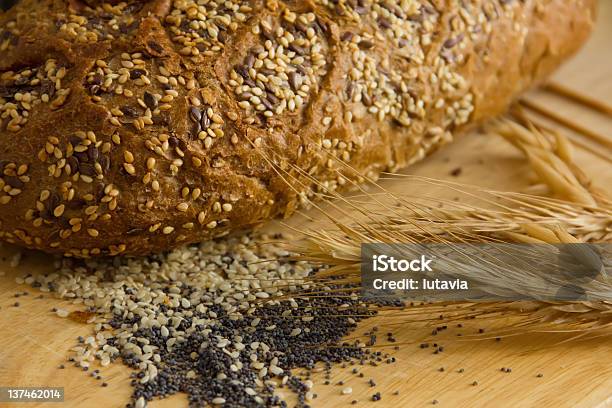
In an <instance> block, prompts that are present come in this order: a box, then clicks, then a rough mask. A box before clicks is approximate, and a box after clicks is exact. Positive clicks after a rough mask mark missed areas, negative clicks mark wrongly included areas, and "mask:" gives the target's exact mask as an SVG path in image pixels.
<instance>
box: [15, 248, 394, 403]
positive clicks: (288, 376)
mask: <svg viewBox="0 0 612 408" xmlns="http://www.w3.org/2000/svg"><path fill="white" fill-rule="evenodd" d="M270 238H271V237H268V236H257V237H251V236H242V237H234V238H224V239H220V240H216V241H210V242H205V243H202V244H200V245H199V246H189V247H183V248H179V249H177V250H174V251H171V252H169V253H167V254H163V255H156V256H152V257H146V258H114V259H107V260H74V259H69V258H64V259H62V260H59V261H58V263H57V265H56V266H57V267H56V271H55V272H53V273H51V274H46V275H37V276H33V275H26V276H24V277H22V278H19V279H18V281H20V282H21V281H23V282H25V283H29V284H30V285H32V286H34V287H38V288H39V289H40V290H42V291H51V292H55V293H56V294H57V295H58V296H60V297H62V298H66V299H72V300H73V301H74V302H75V303H77V304H82V305H83V306H85V307H86V310H85V313H83V312H73V313H71V314H70V315H69V314H68V312H67V311H65V310H61V309H60V310H58V309H55V310H54V311H55V313H56V314H57V315H58V316H60V317H74V316H73V315H74V314H78V315H77V317H80V318H81V319H85V320H87V321H88V322H89V323H93V324H95V329H94V334H93V335H91V336H88V337H79V341H78V344H77V345H76V346H75V347H73V348H72V352H73V354H72V356H71V357H70V361H72V362H73V363H74V364H75V365H76V366H79V367H82V368H83V369H84V370H88V369H89V367H90V366H93V364H94V361H95V360H99V363H100V364H101V365H102V366H107V365H109V364H110V363H111V362H113V361H114V360H116V359H118V358H121V360H122V361H123V362H124V363H125V364H127V365H128V366H130V367H132V368H134V369H136V372H135V373H134V374H133V375H132V382H131V383H132V386H133V388H134V392H133V401H132V403H131V404H130V406H133V407H136V408H142V407H144V406H146V404H147V401H149V400H151V399H154V398H156V397H164V396H168V395H171V394H175V393H177V392H184V393H187V394H188V396H189V401H190V404H191V405H192V406H203V405H205V404H207V403H208V404H216V405H223V404H225V405H226V406H243V407H251V406H253V407H254V406H262V405H264V406H278V407H285V406H287V403H286V402H285V401H283V400H282V399H281V398H280V397H278V396H277V395H275V389H277V388H278V387H287V388H289V389H290V390H292V391H293V392H294V393H296V394H297V397H298V406H308V405H307V403H308V402H309V401H311V400H313V399H314V398H316V394H315V393H314V392H313V391H312V390H311V388H312V386H313V383H312V381H311V380H310V373H311V372H312V369H313V368H315V364H317V363H322V366H320V367H319V368H318V369H321V367H322V368H323V369H324V370H327V371H329V370H331V367H332V363H336V362H352V363H353V364H354V363H355V362H357V361H358V362H360V363H361V364H364V362H365V361H368V362H371V363H374V364H375V361H381V360H383V359H384V358H385V357H388V356H385V355H382V353H381V352H371V351H370V350H367V349H366V344H364V343H360V342H359V341H357V340H355V341H353V342H352V343H350V344H349V343H341V339H342V337H344V336H345V335H346V334H348V333H349V332H351V331H352V330H354V329H355V327H356V325H357V322H358V321H359V320H360V319H363V318H364V317H368V316H371V315H373V314H375V312H374V311H373V309H372V305H368V304H366V303H364V302H363V301H362V300H361V299H360V298H359V296H358V295H357V293H356V292H353V291H350V290H348V291H347V290H346V289H347V288H346V287H340V286H338V285H324V284H313V283H312V281H310V283H308V282H306V281H305V278H306V277H308V276H310V275H312V274H314V273H315V272H316V271H317V270H318V267H317V266H313V265H310V264H306V263H304V262H296V261H294V260H292V259H291V258H290V256H289V255H290V254H289V253H288V252H286V251H285V250H283V249H282V248H281V247H280V246H279V245H277V244H274V243H271V242H269V243H267V244H266V243H264V242H266V241H269V240H270ZM273 238H279V237H273ZM23 282H21V283H23ZM338 289H342V290H338ZM349 289H350V288H349ZM373 341H374V342H375V340H373ZM371 342H372V340H370V343H371ZM370 343H368V345H372V344H370ZM394 360H395V359H393V361H394ZM298 367H299V368H303V369H305V370H302V372H301V373H300V374H299V375H297V374H292V373H291V372H290V371H289V370H290V369H293V368H298ZM94 374H95V376H96V378H99V379H101V376H100V375H99V371H97V370H96V372H95V373H94ZM94 374H92V375H94ZM326 378H329V376H326ZM104 384H105V383H104Z"/></svg>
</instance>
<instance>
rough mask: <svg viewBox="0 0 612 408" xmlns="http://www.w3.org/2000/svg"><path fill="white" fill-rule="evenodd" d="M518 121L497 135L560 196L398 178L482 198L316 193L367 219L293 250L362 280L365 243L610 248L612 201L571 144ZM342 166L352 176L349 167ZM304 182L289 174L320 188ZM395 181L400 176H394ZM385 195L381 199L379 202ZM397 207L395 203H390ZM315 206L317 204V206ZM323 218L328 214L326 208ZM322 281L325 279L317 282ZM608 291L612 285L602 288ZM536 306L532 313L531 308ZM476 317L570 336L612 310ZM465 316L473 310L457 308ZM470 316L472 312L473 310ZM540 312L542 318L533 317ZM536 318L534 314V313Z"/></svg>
mask: <svg viewBox="0 0 612 408" xmlns="http://www.w3.org/2000/svg"><path fill="white" fill-rule="evenodd" d="M516 118H517V120H515V121H510V120H508V119H503V120H500V121H498V122H497V128H496V130H497V133H499V134H501V135H502V136H503V137H504V138H505V139H506V140H508V141H509V142H511V143H512V144H513V145H514V146H516V147H517V148H519V149H520V150H521V151H522V152H523V153H524V154H525V156H526V157H527V158H528V160H529V161H530V163H531V164H532V167H533V168H534V170H535V172H536V173H537V174H538V176H539V177H540V178H541V179H542V181H543V182H544V183H545V184H546V186H548V188H549V189H550V190H551V191H553V192H554V193H555V194H556V195H557V196H558V198H556V199H553V198H546V197H539V196H534V195H529V194H520V193H509V192H496V191H489V190H483V189H478V188H476V187H469V186H465V185H461V184H459V183H450V182H444V181H439V180H431V179H425V178H419V177H415V176H399V177H406V178H408V179H410V181H411V182H415V181H418V182H425V183H430V184H436V185H438V186H443V187H445V188H451V189H453V191H456V192H460V193H463V194H465V195H467V196H469V197H471V198H475V197H476V198H477V199H478V200H479V201H478V205H472V204H459V203H455V202H448V201H445V202H443V204H444V207H443V208H439V207H438V205H437V204H438V200H434V199H428V198H427V197H421V198H418V199H417V198H414V197H403V196H401V195H397V194H392V193H390V192H389V191H387V190H385V189H384V188H383V187H381V186H380V185H378V184H374V185H375V186H376V188H378V190H379V191H380V192H379V193H370V192H367V191H366V190H365V189H363V188H362V187H360V186H359V185H357V184H356V183H355V188H357V189H358V190H360V191H361V193H362V194H361V195H358V196H353V197H350V198H347V197H343V196H341V195H340V194H338V193H336V192H334V191H325V190H324V189H323V191H325V192H324V193H319V194H315V196H317V197H322V198H327V199H331V200H332V201H331V203H332V206H333V207H335V208H341V207H340V206H339V205H337V204H336V202H337V201H338V202H342V203H344V204H348V205H349V206H350V207H352V208H353V210H357V211H355V212H356V213H357V214H359V215H360V216H361V219H357V220H354V221H352V222H349V223H345V222H343V221H341V220H340V219H336V218H331V217H330V219H331V220H332V222H333V224H334V228H333V229H330V230H325V231H323V230H307V231H305V236H306V237H305V239H303V240H301V241H300V242H299V243H298V244H296V245H293V248H292V249H293V250H297V251H298V252H300V253H301V254H302V257H301V258H302V259H308V260H310V261H318V262H322V263H325V264H328V265H331V266H332V267H331V268H330V269H329V270H327V271H326V272H325V275H324V277H325V276H326V277H337V276H339V275H343V276H347V275H352V277H350V278H345V279H350V281H351V282H356V281H358V278H357V277H356V272H357V271H358V270H359V266H360V261H361V259H360V245H361V243H362V242H372V241H374V242H447V243H452V242H503V241H505V242H508V241H509V242H530V243H536V242H537V243H542V242H549V243H550V242H562V243H563V242H570V243H574V242H588V241H597V242H610V241H612V205H611V204H610V200H609V199H608V198H607V197H606V196H605V195H604V194H603V193H602V192H600V191H598V190H597V189H595V188H594V187H593V186H592V184H591V183H590V180H589V179H588V178H587V177H586V175H584V174H583V173H582V172H581V171H580V169H579V168H578V167H577V166H576V165H575V164H574V162H573V152H572V145H571V143H570V142H569V141H568V140H567V139H566V138H564V137H563V136H562V135H560V134H558V133H554V132H551V131H548V130H543V129H541V128H539V127H537V126H535V125H533V123H531V122H529V121H528V120H527V119H526V118H525V117H524V115H522V114H520V112H519V114H518V115H517V116H516ZM341 167H343V169H344V170H345V171H346V169H349V170H352V171H354V169H352V168H350V166H349V165H348V164H346V163H341ZM293 170H295V171H296V172H297V173H300V174H301V175H302V176H306V177H305V178H306V180H307V181H306V182H304V181H302V180H300V178H299V177H294V176H291V175H290V173H289V172H287V176H288V178H291V179H292V180H291V181H292V183H295V182H297V185H298V186H297V187H295V188H296V189H304V188H309V183H310V184H313V185H317V184H318V183H319V185H320V182H318V181H317V180H315V179H314V178H312V177H311V178H309V177H308V176H307V175H305V174H303V172H300V170H299V169H297V168H294V169H293ZM396 176H397V175H396ZM380 196H382V197H380ZM389 203H394V204H389ZM315 206H316V205H315ZM322 212H323V213H324V214H327V213H326V212H325V211H324V210H322ZM508 275H510V276H511V277H510V278H507V275H502V276H501V277H500V280H499V281H498V282H497V284H498V285H500V286H501V287H504V286H509V285H513V284H514V283H515V282H516V279H524V278H525V275H524V273H523V271H516V270H515V271H510V273H509V274H508ZM319 278H320V277H319ZM604 290H608V291H609V286H607V287H604ZM527 305H530V307H526V306H527ZM435 307H436V306H435V305H434V306H423V310H422V312H423V313H430V312H431V311H432V309H431V308H435ZM475 308H476V309H475V310H476V312H474V313H475V314H476V315H478V316H483V317H486V316H492V315H494V314H495V313H496V312H498V311H506V312H508V313H514V312H515V311H521V312H520V313H518V314H519V315H527V316H528V318H527V319H526V320H524V321H522V322H521V323H520V324H518V325H514V326H512V328H513V330H518V331H519V332H526V331H529V330H538V331H551V329H557V328H560V327H561V326H564V325H568V326H571V327H572V330H584V331H587V330H591V329H593V328H596V329H597V330H600V329H602V330H603V329H607V328H609V327H610V321H609V319H610V313H612V305H611V304H610V303H608V302H590V303H586V302H581V303H566V304H561V305H560V304H551V303H544V302H496V303H491V304H479V305H478V306H477V307H475ZM459 309H460V310H467V309H465V308H462V307H461V305H459ZM470 310H471V309H470ZM535 310H537V311H538V313H535ZM532 312H533V313H532Z"/></svg>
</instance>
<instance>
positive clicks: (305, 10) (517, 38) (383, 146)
mask: <svg viewBox="0 0 612 408" xmlns="http://www.w3.org/2000/svg"><path fill="white" fill-rule="evenodd" d="M595 3H596V1H595V0H523V1H518V0H514V1H513V0H474V1H469V2H468V1H451V0H431V1H428V0H300V1H298V0H293V1H279V0H268V1H240V0H229V1H228V0H154V1H130V2H127V3H124V2H121V3H118V2H112V3H103V2H100V1H95V0H89V1H87V3H82V2H79V1H77V0H70V1H68V2H67V1H64V0H44V1H34V0H22V1H21V2H20V3H19V4H18V5H17V6H15V7H13V8H12V9H11V10H9V11H8V12H7V13H5V14H4V15H0V51H1V52H2V55H3V57H2V58H0V238H1V239H3V240H6V241H9V242H14V243H18V244H20V245H24V246H28V247H32V248H38V249H43V250H46V251H52V252H60V253H65V254H68V255H72V256H85V257H86V256H92V255H107V254H110V255H114V254H118V253H125V254H142V253H149V252H152V251H159V250H166V249H169V248H171V247H173V246H176V245H179V244H184V243H188V242H195V241H199V240H203V239H206V238H209V237H211V236H214V235H218V234H222V233H225V232H226V231H228V230H229V229H236V228H241V227H245V226H248V225H252V224H256V223H258V222H261V221H263V220H266V219H269V218H271V217H273V216H276V215H287V214H289V213H291V212H292V211H293V210H294V209H295V208H296V207H297V205H298V204H299V202H300V198H302V199H303V198H304V197H306V196H309V195H312V194H313V192H316V191H321V190H324V189H336V188H338V187H342V186H343V185H344V184H345V183H346V181H347V180H346V178H348V177H349V176H348V175H345V176H344V177H343V176H341V175H340V174H341V173H339V172H338V169H337V168H336V167H338V165H337V163H335V162H334V160H331V159H330V154H331V155H333V156H334V157H338V158H340V159H342V160H344V161H346V162H348V163H350V165H351V166H352V167H353V168H355V169H356V170H358V171H360V172H361V173H362V174H367V175H369V176H376V175H377V174H378V173H379V172H380V171H382V170H385V169H396V168H399V167H402V166H405V165H407V164H410V163H412V162H414V161H417V160H420V159H421V158H423V157H424V156H425V155H426V154H427V153H428V152H430V151H431V150H432V149H434V148H436V147H437V146H439V145H440V144H442V143H444V142H446V141H448V140H450V139H451V134H454V133H457V132H460V131H463V130H464V129H465V128H466V127H467V126H470V125H473V124H476V123H479V122H481V121H482V120H484V119H486V118H489V117H491V116H493V115H496V114H499V113H501V112H502V111H503V110H504V109H506V107H507V106H508V104H509V103H510V102H511V101H512V99H513V98H515V97H516V96H517V95H518V94H519V93H520V92H522V91H523V90H525V89H526V88H527V87H529V86H532V85H533V84H534V83H535V82H537V81H539V80H541V79H542V78H544V77H545V76H546V75H548V74H549V73H550V72H551V71H552V70H553V69H554V68H555V67H556V66H558V65H559V63H560V62H561V61H562V60H564V59H565V58H567V56H568V55H570V54H572V53H573V52H574V51H575V50H576V49H577V48H578V47H579V46H580V45H581V44H582V43H583V42H584V40H585V39H586V37H587V36H588V33H589V32H590V29H591V26H592V24H593V19H594V9H595ZM269 159H273V160H274V161H276V162H277V164H278V165H279V166H280V167H282V168H284V169H287V170H289V171H290V174H291V176H289V178H292V177H295V179H294V180H293V181H292V185H293V187H295V188H290V187H288V186H287V184H286V182H285V181H283V177H281V175H280V174H282V172H280V173H279V172H277V171H275V170H274V169H273V168H272V167H271V166H270V164H269V162H268V161H267V160H269ZM289 164H292V165H295V168H293V167H292V166H289ZM297 169H299V170H297ZM300 171H301V172H304V173H309V174H311V175H314V176H315V177H316V178H317V180H319V182H320V183H319V184H313V183H310V182H307V180H306V177H304V176H301V175H300V174H299V172H300ZM302 184H303V185H302ZM296 190H297V191H296ZM298 192H299V194H298Z"/></svg>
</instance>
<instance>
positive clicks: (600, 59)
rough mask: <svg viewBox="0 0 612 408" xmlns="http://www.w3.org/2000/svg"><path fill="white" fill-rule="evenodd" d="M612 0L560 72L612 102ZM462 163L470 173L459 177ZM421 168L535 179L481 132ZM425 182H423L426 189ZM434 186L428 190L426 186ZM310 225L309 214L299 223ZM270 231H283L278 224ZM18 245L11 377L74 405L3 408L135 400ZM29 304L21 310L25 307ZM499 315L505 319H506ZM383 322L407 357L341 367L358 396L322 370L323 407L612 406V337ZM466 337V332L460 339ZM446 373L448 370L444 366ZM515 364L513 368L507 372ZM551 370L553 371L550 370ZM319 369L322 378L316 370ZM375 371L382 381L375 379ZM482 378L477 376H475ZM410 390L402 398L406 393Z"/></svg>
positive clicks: (569, 106) (490, 180)
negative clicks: (34, 281) (482, 333)
mask: <svg viewBox="0 0 612 408" xmlns="http://www.w3.org/2000/svg"><path fill="white" fill-rule="evenodd" d="M611 21H612V2H611V1H608V0H602V1H601V10H600V17H599V25H598V26H597V29H596V32H595V35H594V36H593V38H592V39H591V41H590V42H589V43H588V44H587V46H586V47H585V48H584V49H583V50H582V51H581V52H580V54H579V55H578V56H577V57H576V58H575V59H574V60H572V61H571V62H570V63H568V64H567V65H566V66H564V67H563V69H561V70H560V72H559V73H558V74H557V75H556V77H555V79H556V80H558V81H559V82H561V83H563V84H565V85H566V86H569V87H572V88H575V89H577V90H580V91H582V92H583V93H586V94H588V95H590V96H592V97H594V98H597V99H599V100H602V101H605V102H607V103H608V104H612V53H610V39H611V38H612V25H610V22H611ZM529 98H530V99H531V100H534V101H538V102H539V103H541V104H544V105H545V106H547V107H548V108H550V109H552V110H554V111H556V112H558V113H561V114H562V115H564V116H565V117H568V118H571V119H572V120H573V121H574V122H578V123H582V124H588V127H589V128H590V129H593V130H596V131H598V132H600V133H602V134H605V135H606V136H608V137H610V138H612V119H609V118H605V117H603V116H602V115H599V114H595V113H593V112H591V111H588V110H585V109H584V108H582V107H579V106H577V105H575V104H573V103H571V102H568V101H566V100H564V99H562V98H560V97H558V96H554V95H551V94H546V93H543V92H533V93H532V94H530V95H529ZM576 161H577V163H579V164H580V165H581V166H582V167H583V168H584V170H585V172H586V173H587V174H588V175H591V176H593V178H594V179H595V182H596V184H597V185H599V187H601V188H603V189H605V190H607V191H609V192H610V193H611V194H612V166H611V165H610V162H606V161H604V160H602V159H600V158H597V157H595V156H594V155H592V154H590V153H587V152H586V151H584V150H578V151H577V159H576ZM457 168H461V170H462V171H461V174H460V175H459V176H458V177H452V176H451V175H450V174H451V172H452V171H453V170H454V169H457ZM409 172H410V173H412V174H418V175H423V176H429V177H435V178H441V179H453V180H456V181H460V182H464V183H471V184H476V185H480V186H484V187H491V188H495V189H499V190H512V191H521V190H524V189H525V188H526V187H527V186H529V185H530V184H532V183H533V182H534V176H533V174H532V173H531V171H530V169H529V167H528V166H527V165H526V163H525V161H524V160H523V159H522V158H521V156H520V155H519V154H517V153H516V152H515V151H513V149H511V148H508V145H507V144H506V142H504V141H503V140H502V139H501V138H499V137H497V136H495V135H487V134H473V135H469V136H465V137H463V138H461V139H460V140H459V141H457V142H456V143H454V144H452V145H450V146H448V147H446V148H444V149H442V150H440V151H439V152H437V153H436V154H435V155H434V156H432V157H431V158H429V159H427V160H426V161H425V162H424V163H421V164H418V165H416V166H413V167H412V168H410V169H409ZM386 186H387V187H388V188H390V189H395V188H397V189H401V190H402V191H405V192H410V189H411V188H412V189H414V187H413V186H412V187H411V186H410V185H407V183H402V182H401V181H394V182H391V183H387V184H386ZM421 188H422V186H421ZM414 193H415V194H424V193H427V191H424V190H422V189H421V190H419V191H414ZM290 223H293V224H294V225H300V224H301V225H303V224H305V220H304V219H303V218H299V217H298V218H295V219H292V220H290ZM268 228H271V229H282V228H284V227H283V226H280V224H278V223H274V224H272V225H271V226H269V227H268ZM16 252H18V251H17V250H16V249H15V248H7V247H5V248H2V249H0V275H2V276H0V327H1V328H2V329H1V330H2V331H1V332H0V333H1V334H0V386H22V387H24V386H58V387H64V388H65V392H66V400H65V402H64V403H63V404H52V403H48V404H17V403H12V404H4V405H2V403H0V406H7V407H13V406H15V407H17V406H28V407H33V406H49V407H58V406H62V407H98V406H99V407H120V406H125V403H126V402H128V400H129V396H130V393H131V389H130V386H129V378H128V377H129V374H130V371H129V370H128V369H127V368H126V367H124V366H122V365H120V364H114V365H112V366H110V367H107V368H104V369H102V375H103V376H104V378H105V381H106V382H108V384H109V386H108V387H106V388H103V387H101V386H100V382H99V381H96V380H94V379H92V378H91V377H90V376H88V375H87V374H86V373H83V372H81V371H79V370H77V369H76V368H73V367H71V366H69V367H68V368H67V369H65V370H59V369H58V368H57V367H58V366H59V365H60V364H61V363H64V362H65V358H66V355H67V350H68V349H69V348H70V347H71V346H73V345H74V343H75V339H76V337H77V336H79V335H86V334H88V333H89V332H90V328H89V327H88V326H87V325H84V324H79V323H75V322H72V321H70V320H68V319H61V318H59V317H56V316H55V315H54V314H52V313H51V312H50V310H51V308H53V307H63V308H66V309H69V310H77V309H78V308H75V307H74V306H72V305H70V304H68V303H67V302H63V301H59V300H57V299H53V298H51V297H50V296H49V295H45V297H44V298H43V299H37V298H36V296H37V295H38V293H36V291H35V290H32V289H30V288H28V287H26V286H23V285H17V284H16V283H15V277H16V276H20V275H22V274H24V273H27V272H40V271H45V270H49V267H50V265H49V264H50V263H51V258H49V257H46V256H45V255H44V254H40V253H33V252H27V253H25V254H24V260H23V261H22V263H21V264H20V265H19V266H18V267H17V268H11V267H10V266H9V261H10V258H11V257H12V255H13V254H15V253H16ZM24 290H27V291H28V292H30V294H29V295H28V296H23V297H20V298H18V299H16V298H15V297H14V294H15V293H17V292H21V291H24ZM16 301H18V302H19V303H20V306H19V307H14V306H13V304H14V303H15V302H16ZM497 323H498V324H502V325H503V323H504V320H499V321H498V322H497ZM373 325H377V326H379V329H380V331H381V332H383V333H384V332H387V331H393V332H394V333H395V337H396V338H397V340H398V343H397V344H400V345H401V347H400V349H399V350H394V349H393V348H392V347H387V348H382V349H381V350H384V351H388V352H389V353H391V354H393V355H394V356H395V357H396V359H397V362H396V363H395V364H392V365H388V366H387V365H383V366H379V367H363V368H362V367H360V371H362V372H364V374H365V377H363V378H359V377H358V376H356V375H354V374H352V373H351V369H352V367H351V366H349V367H347V368H344V369H343V368H340V367H337V368H334V370H333V376H332V384H335V383H337V382H338V381H344V383H345V385H344V386H350V387H352V389H353V394H352V395H342V394H341V390H342V388H344V387H341V386H336V385H327V386H326V385H323V381H322V379H321V378H315V380H316V381H315V384H316V385H315V392H316V393H317V394H318V398H317V399H316V400H314V402H313V403H312V405H313V406H314V407H335V406H348V405H349V404H350V401H352V400H353V399H356V400H358V401H359V404H358V405H356V406H370V405H372V404H374V405H373V406H376V407H395V406H398V407H421V406H422V407H425V406H430V405H432V404H433V401H434V400H436V401H437V405H438V406H442V407H484V406H487V407H488V406H495V407H554V408H558V407H597V408H604V407H612V343H611V342H610V341H609V339H603V338H598V339H587V340H583V341H573V342H567V343H563V340H565V339H566V338H567V336H563V335H552V334H546V335H544V334H537V335H536V334H530V335H523V336H519V337H513V338H505V339H503V340H502V341H501V342H496V341H494V340H481V341H460V339H459V338H458V337H456V336H455V334H456V333H459V332H461V333H463V334H464V335H467V334H473V333H475V332H477V330H478V329H479V328H482V327H483V326H482V323H480V322H478V321H471V322H469V323H466V324H464V327H463V328H462V329H458V328H452V329H451V330H450V331H449V334H448V335H447V338H450V340H444V341H442V343H443V344H444V346H445V350H444V352H443V353H440V354H433V353H432V349H420V348H419V347H418V345H419V343H421V342H422V341H423V340H424V339H427V338H428V337H431V336H430V333H431V328H429V327H425V324H423V323H417V322H410V321H406V319H402V318H401V317H399V316H393V315H391V316H389V315H387V316H384V317H377V318H374V319H371V320H369V321H366V322H364V324H363V327H361V328H360V329H359V330H358V331H357V333H356V334H355V336H357V335H363V333H364V332H365V331H366V330H367V329H368V328H369V327H371V326H373ZM453 338H454V340H453ZM442 367H443V368H444V371H440V368H442ZM501 367H511V368H512V373H504V372H501V371H500V368H501ZM538 374H541V375H542V376H538ZM315 377H316V376H315ZM370 378H372V379H374V381H375V382H376V384H377V385H376V387H374V388H372V387H369V386H368V384H367V381H368V380H369V379H370ZM474 381H476V382H477V383H478V384H477V385H472V383H474ZM396 391H399V395H394V393H395V392H396ZM375 392H381V394H382V399H381V401H379V402H376V403H372V402H370V399H371V396H372V394H374V393H375ZM150 406H151V407H153V408H159V407H175V406H176V407H183V406H186V397H185V396H184V395H177V396H174V397H172V398H169V399H166V400H163V401H155V402H153V403H151V404H150Z"/></svg>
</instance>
